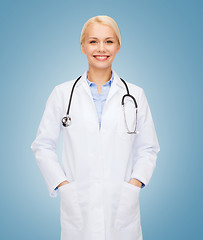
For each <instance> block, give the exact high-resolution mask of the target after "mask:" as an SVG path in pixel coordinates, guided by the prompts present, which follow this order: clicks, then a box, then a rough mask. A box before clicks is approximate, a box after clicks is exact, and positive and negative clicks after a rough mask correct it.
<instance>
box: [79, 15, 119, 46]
mask: <svg viewBox="0 0 203 240" xmlns="http://www.w3.org/2000/svg"><path fill="white" fill-rule="evenodd" d="M95 22H97V23H101V24H104V25H107V26H109V27H111V28H112V29H113V31H114V32H115V34H116V36H117V38H118V43H119V44H120V46H121V34H120V30H119V28H118V25H117V23H116V22H115V21H114V20H113V18H111V17H109V16H105V15H100V16H95V17H92V18H90V19H89V20H88V21H87V22H86V23H85V24H84V26H83V28H82V31H81V35H80V42H81V43H83V42H84V40H85V34H86V30H87V27H88V26H89V25H90V24H91V23H95Z"/></svg>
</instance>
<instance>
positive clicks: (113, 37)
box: [88, 37, 114, 39]
mask: <svg viewBox="0 0 203 240" xmlns="http://www.w3.org/2000/svg"><path fill="white" fill-rule="evenodd" d="M110 38H113V39H114V37H107V38H105V39H110ZM88 39H98V38H97V37H89V38H88Z"/></svg>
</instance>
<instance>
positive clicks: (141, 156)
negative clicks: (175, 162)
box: [131, 90, 160, 187]
mask: <svg viewBox="0 0 203 240" xmlns="http://www.w3.org/2000/svg"><path fill="white" fill-rule="evenodd" d="M137 129H138V131H139V134H138V135H136V137H135V141H134V145H133V150H134V163H133V171H132V174H131V178H134V179H139V181H140V182H142V184H143V186H142V187H144V186H145V185H147V184H148V183H149V181H150V178H151V176H152V173H153V171H154V168H155V166H156V159H157V153H158V152H159V151H160V147H159V143H158V139H157V136H156V132H155V127H154V123H153V120H152V115H151V111H150V108H149V105H148V102H147V98H146V96H145V93H144V91H143V90H141V93H140V97H139V104H138V121H137ZM133 181H134V180H133Z"/></svg>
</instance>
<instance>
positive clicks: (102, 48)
mask: <svg viewBox="0 0 203 240" xmlns="http://www.w3.org/2000/svg"><path fill="white" fill-rule="evenodd" d="M98 50H99V51H100V52H104V50H105V47H104V43H103V42H100V43H99V49H98Z"/></svg>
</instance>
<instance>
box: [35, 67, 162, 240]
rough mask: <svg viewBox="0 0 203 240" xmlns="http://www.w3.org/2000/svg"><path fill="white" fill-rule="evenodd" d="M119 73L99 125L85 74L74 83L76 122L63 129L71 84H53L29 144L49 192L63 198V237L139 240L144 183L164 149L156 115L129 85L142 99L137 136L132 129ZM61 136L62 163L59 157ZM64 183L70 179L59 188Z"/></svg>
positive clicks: (140, 92) (70, 239)
mask: <svg viewBox="0 0 203 240" xmlns="http://www.w3.org/2000/svg"><path fill="white" fill-rule="evenodd" d="M112 71H113V73H114V81H113V83H112V85H111V88H110V90H109V94H108V97H107V100H106V103H105V105H104V108H103V113H102V120H101V129H99V123H98V116H97V112H96V108H95V103H94V101H93V98H92V95H91V91H90V88H89V86H88V83H87V81H86V72H85V73H84V74H83V75H82V77H81V79H80V80H79V82H78V83H77V85H76V87H75V90H74V93H73V99H72V102H71V108H70V115H71V118H72V123H71V125H70V126H69V127H67V128H64V127H63V126H62V124H61V119H62V118H63V117H64V116H65V114H66V111H67V105H68V101H69V96H70V92H71V89H72V85H73V83H74V81H75V80H72V81H68V82H65V83H62V84H60V85H58V86H56V87H55V88H54V90H53V91H52V93H51V95H50V97H49V99H48V101H47V103H46V108H45V111H44V114H43V117H42V120H41V122H40V126H39V129H38V132H37V137H36V139H35V140H34V142H33V143H32V145H31V148H32V150H33V152H34V154H35V157H36V160H37V163H38V166H39V168H40V170H41V172H42V175H43V177H44V179H45V181H46V184H47V187H48V189H49V192H50V195H51V196H52V197H55V196H57V194H58V191H59V192H60V197H61V208H60V211H61V240H141V239H142V229H141V224H140V207H139V194H140V188H139V187H136V186H134V185H132V184H130V183H128V181H129V180H130V179H131V178H137V179H139V180H140V181H141V182H143V183H144V184H145V185H147V184H148V182H149V180H150V178H151V176H152V173H153V170H154V168H155V165H156V158H157V153H158V152H159V151H160V148H159V143H158V140H157V136H156V132H155V128H154V124H153V120H152V116H151V112H150V109H149V106H148V103H147V99H146V96H145V94H144V91H143V89H142V88H140V87H138V86H136V85H134V84H131V83H128V82H127V84H128V87H129V91H130V94H132V95H133V96H134V97H135V99H136V100H137V104H138V119H137V130H138V131H139V134H138V135H134V134H127V133H126V126H125V122H124V114H123V111H122V107H121V99H122V96H123V95H124V94H126V88H125V86H124V84H123V83H122V82H121V80H120V78H119V76H118V75H117V74H116V73H115V71H114V70H112ZM132 103H133V102H132V100H131V99H130V98H128V100H126V118H127V119H128V120H127V122H128V126H129V128H131V130H132V129H133V128H134V127H133V126H134V124H135V114H134V105H133V104H132ZM60 132H62V134H63V153H62V165H60V163H59V162H58V157H57V154H56V148H57V143H58V139H59V135H60ZM64 180H68V181H69V182H70V183H69V184H67V185H64V186H62V187H60V188H59V190H57V191H56V190H54V189H55V188H56V186H57V185H58V184H59V183H61V182H62V181H64Z"/></svg>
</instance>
